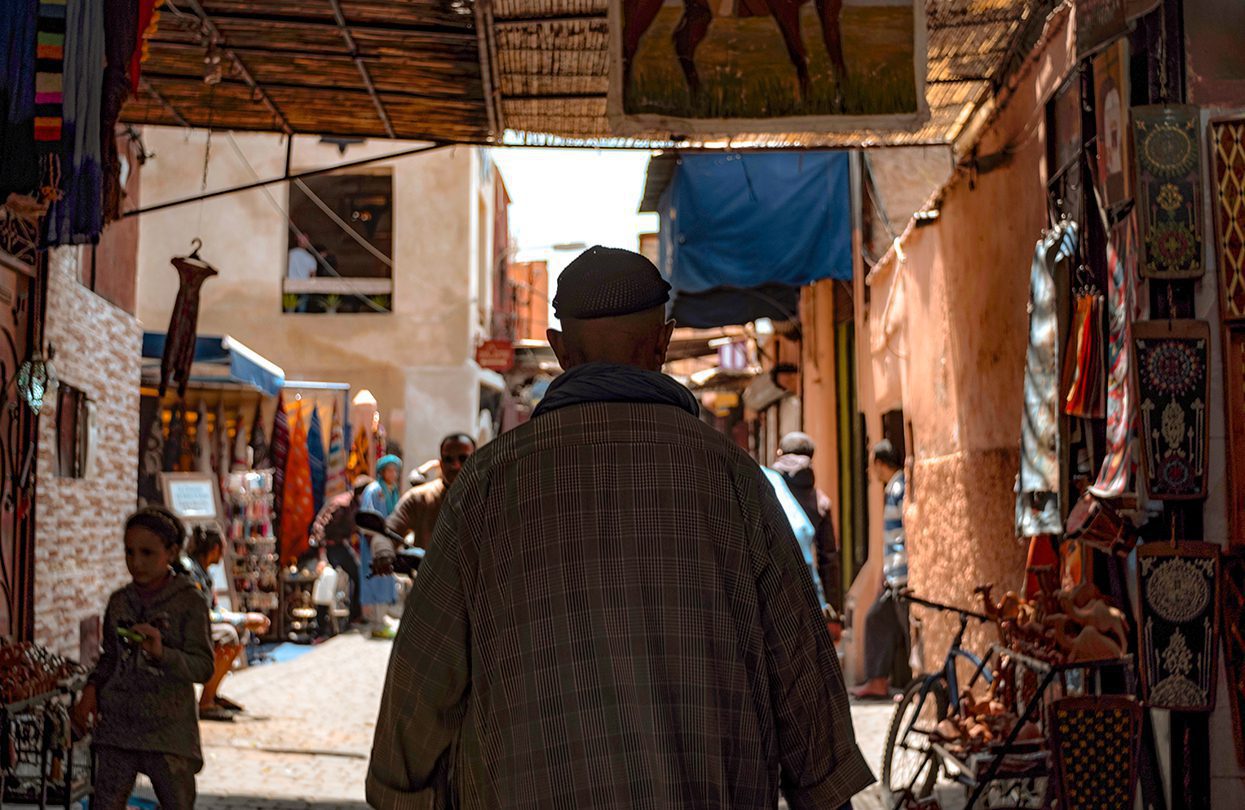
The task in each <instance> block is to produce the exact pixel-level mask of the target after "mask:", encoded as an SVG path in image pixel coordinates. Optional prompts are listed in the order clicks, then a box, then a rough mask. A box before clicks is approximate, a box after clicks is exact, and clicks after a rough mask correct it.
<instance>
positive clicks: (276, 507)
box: [268, 393, 290, 537]
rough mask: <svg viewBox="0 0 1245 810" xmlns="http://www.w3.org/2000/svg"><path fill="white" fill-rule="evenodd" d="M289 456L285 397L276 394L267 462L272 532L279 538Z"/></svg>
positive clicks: (288, 424)
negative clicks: (270, 466) (268, 464)
mask: <svg viewBox="0 0 1245 810" xmlns="http://www.w3.org/2000/svg"><path fill="white" fill-rule="evenodd" d="M289 454H290V418H289V416H287V415H286V413H285V395H284V394H280V393H278V394H277V413H276V415H275V416H273V418H272V445H271V446H270V447H269V448H268V461H269V463H270V464H271V465H272V508H273V528H272V532H273V534H275V535H276V536H277V537H280V536H281V508H282V506H283V505H284V496H285V464H286V461H287V459H288V458H289Z"/></svg>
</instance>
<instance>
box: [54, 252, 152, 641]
mask: <svg viewBox="0 0 1245 810" xmlns="http://www.w3.org/2000/svg"><path fill="white" fill-rule="evenodd" d="M80 254H83V251H80V250H78V249H74V248H65V249H60V250H57V251H54V252H53V253H52V255H51V258H50V259H49V279H48V304H47V319H46V327H45V328H46V340H47V342H48V343H49V344H50V345H51V346H53V347H55V349H56V359H55V361H54V365H55V368H56V374H57V377H58V378H59V379H60V381H61V382H62V383H65V384H68V385H72V386H74V387H75V388H78V389H80V390H82V391H83V392H85V394H86V396H87V397H88V398H90V399H91V400H92V401H93V402H94V406H95V424H96V436H97V443H96V445H95V449H94V459H95V463H94V471H93V472H94V474H93V475H90V476H89V477H87V478H83V479H73V478H61V477H58V476H57V474H56V447H57V435H56V425H57V414H56V401H55V397H51V398H50V399H51V401H50V402H49V403H48V404H47V405H45V407H44V410H43V413H42V415H41V416H40V419H39V460H38V490H37V492H38V499H37V506H36V514H35V640H36V641H37V642H38V643H40V644H43V645H46V646H47V647H49V648H51V649H52V650H54V651H56V652H59V653H62V654H65V655H70V656H72V657H75V658H76V657H78V655H79V649H80V636H79V626H80V623H81V621H82V620H83V619H86V618H89V617H92V616H100V615H102V614H103V609H104V604H105V602H106V601H107V599H108V595H109V593H111V592H112V591H113V590H114V589H116V588H117V587H119V586H120V585H123V584H124V583H125V582H126V581H127V580H128V579H129V575H128V574H127V573H126V570H125V554H124V549H123V547H122V543H121V536H122V525H123V524H124V521H125V517H126V515H128V514H129V512H130V511H132V510H133V509H134V503H135V497H136V494H135V493H136V487H137V479H138V398H139V393H138V388H139V377H140V365H141V353H142V331H141V329H140V327H139V325H138V321H137V320H135V318H134V317H133V316H132V315H130V314H128V313H126V312H125V311H123V310H122V309H119V308H118V307H116V306H114V305H112V304H110V303H109V302H108V301H106V300H104V299H103V298H101V297H99V296H98V295H96V294H95V293H93V292H91V291H90V290H88V289H87V288H86V287H84V286H83V285H82V284H81V283H80V282H79V281H78V277H79V275H78V262H79V256H80Z"/></svg>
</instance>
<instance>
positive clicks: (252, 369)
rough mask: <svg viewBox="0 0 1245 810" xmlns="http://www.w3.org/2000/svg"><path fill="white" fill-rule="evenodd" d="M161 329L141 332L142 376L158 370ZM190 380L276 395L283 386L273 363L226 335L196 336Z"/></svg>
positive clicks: (161, 351) (282, 377) (281, 374)
mask: <svg viewBox="0 0 1245 810" xmlns="http://www.w3.org/2000/svg"><path fill="white" fill-rule="evenodd" d="M167 338H168V336H167V335H166V334H165V333H164V332H144V333H143V377H144V378H145V380H146V379H147V378H149V377H150V376H151V374H152V372H153V371H154V374H155V376H156V377H159V373H160V359H161V358H162V357H164V344H165V342H166V340H167ZM190 381H191V382H192V383H201V384H208V385H241V386H247V387H249V388H254V389H255V390H257V391H261V392H263V393H264V394H267V395H268V396H270V397H275V396H276V395H277V392H279V391H280V390H281V387H282V386H283V385H285V371H283V370H282V369H281V367H280V366H278V365H277V364H276V363H273V362H272V361H271V360H269V359H267V358H266V357H264V356H263V355H261V354H259V353H258V352H256V351H254V350H253V349H250V348H248V347H247V346H245V345H244V344H243V343H242V342H241V341H239V340H237V339H236V338H232V337H230V336H228V335H225V336H224V337H214V336H211V335H200V336H199V337H197V338H195V359H194V365H193V366H191V369H190Z"/></svg>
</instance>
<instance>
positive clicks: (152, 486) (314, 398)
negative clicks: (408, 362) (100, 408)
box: [138, 332, 350, 640]
mask: <svg viewBox="0 0 1245 810" xmlns="http://www.w3.org/2000/svg"><path fill="white" fill-rule="evenodd" d="M165 349H166V338H165V335H164V334H162V333H158V332H147V333H146V334H144V337H143V387H142V401H141V408H140V410H141V419H142V426H141V442H142V444H141V457H140V468H139V493H138V495H139V499H140V502H141V501H152V500H155V501H157V502H163V503H165V504H166V505H169V506H170V507H172V508H174V510H175V511H177V512H179V513H180V514H182V516H183V517H184V518H185V519H187V521H188V522H190V523H192V524H193V523H200V522H205V521H206V522H209V523H213V524H216V525H218V526H219V527H220V529H221V530H222V534H223V536H224V537H225V538H226V543H225V556H224V560H223V566H224V574H225V576H224V578H223V579H224V583H223V584H224V587H223V588H222V590H221V593H220V594H218V596H219V597H220V598H221V600H222V602H224V603H225V604H226V605H227V606H228V607H229V609H231V610H236V611H239V612H252V613H262V614H264V615H265V616H267V617H268V618H269V621H270V626H271V628H272V629H271V631H270V635H269V638H270V639H274V640H275V639H285V638H286V637H287V636H289V635H290V634H291V633H295V634H296V635H299V636H300V637H301V635H302V630H303V628H302V623H303V621H304V620H303V619H302V618H300V617H298V616H294V615H293V614H292V611H295V610H297V609H299V608H302V607H303V605H302V603H301V599H300V598H296V599H295V600H294V601H295V602H296V603H297V604H294V603H289V604H287V601H288V600H287V597H288V596H290V594H292V593H295V591H297V590H298V589H296V588H291V587H289V583H287V580H290V581H291V582H301V581H302V579H305V578H306V577H305V575H304V574H303V573H301V572H300V571H299V568H298V563H299V562H300V558H302V557H303V556H304V555H305V553H306V551H307V548H308V543H307V536H308V531H309V529H310V526H311V522H312V520H313V519H314V517H315V512H316V510H318V509H319V507H320V505H322V504H323V500H324V498H325V497H326V493H327V494H329V495H331V494H336V493H337V492H342V491H345V480H346V473H345V464H346V458H345V448H344V446H343V438H342V437H343V436H344V435H346V431H348V430H349V422H348V421H346V420H347V419H348V413H349V411H348V404H349V399H348V398H349V394H350V387H349V385H346V384H345V383H328V382H316V381H288V380H286V379H285V372H284V371H283V370H282V369H281V368H280V367H279V366H277V365H276V364H274V363H272V362H271V361H269V360H267V359H266V358H264V357H263V356H262V355H260V354H259V353H257V352H255V351H254V350H252V349H250V348H248V347H247V346H246V345H245V344H243V343H241V342H240V341H238V340H237V339H235V338H232V337H230V336H227V335H226V336H223V337H215V336H203V335H200V336H198V337H196V338H195V344H194V357H193V362H192V363H191V366H190V371H189V378H188V382H187V386H186V393H185V397H184V398H183V397H180V396H178V395H177V393H176V392H174V391H169V392H167V393H166V395H165V396H164V397H161V396H160V393H159V380H160V370H161V369H160V367H161V361H162V358H163V356H164V353H165ZM177 487H180V488H181V491H182V492H183V493H184V495H185V497H186V499H187V500H186V503H184V504H183V503H180V502H178V501H177V500H176V498H175V497H174V492H173V489H174V488H177ZM196 504H197V505H196ZM209 504H210V506H209ZM208 511H210V514H206V513H205V512H208ZM311 579H312V581H313V582H314V576H313V577H312V578H311ZM296 597H297V594H296Z"/></svg>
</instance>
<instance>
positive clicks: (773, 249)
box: [660, 152, 852, 293]
mask: <svg viewBox="0 0 1245 810" xmlns="http://www.w3.org/2000/svg"><path fill="white" fill-rule="evenodd" d="M848 174H849V169H848V155H847V153H845V152H798V153H797V152H782V153H773V154H759V153H756V154H754V153H749V154H739V153H734V154H720V155H711V154H694V155H684V156H682V157H680V159H679V164H678V166H677V168H676V169H675V172H674V176H673V178H672V179H671V182H670V185H669V186H667V188H666V191H665V194H664V195H663V197H662V204H661V206H660V208H661V211H660V215H661V270H662V273H663V274H664V275H665V276H666V278H667V280H668V281H669V282H670V284H671V285H672V286H673V287H674V289H675V291H676V293H701V292H705V291H706V290H710V289H714V288H718V287H735V288H752V287H760V286H762V285H765V284H785V285H790V286H796V287H798V286H801V285H804V284H810V283H812V282H814V281H817V280H819V279H823V278H835V279H842V280H850V279H851V277H852V225H851V220H852V218H851V192H850V185H849V180H848Z"/></svg>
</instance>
